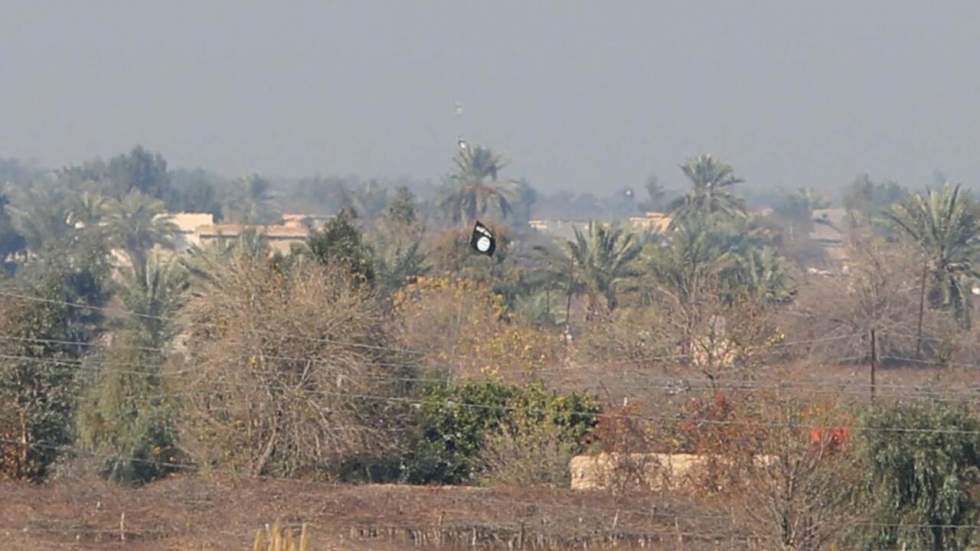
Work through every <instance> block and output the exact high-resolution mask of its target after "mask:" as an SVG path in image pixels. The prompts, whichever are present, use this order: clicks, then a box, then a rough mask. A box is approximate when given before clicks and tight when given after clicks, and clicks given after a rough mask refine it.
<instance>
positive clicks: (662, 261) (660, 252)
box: [649, 219, 743, 306]
mask: <svg viewBox="0 0 980 551" xmlns="http://www.w3.org/2000/svg"><path fill="white" fill-rule="evenodd" d="M742 245H743V244H742V243H741V235H740V234H734V233H732V232H724V231H719V230H718V228H716V227H714V226H713V225H705V224H698V223H694V222H693V221H691V220H687V219H680V220H679V221H677V223H676V224H675V225H674V227H673V229H672V230H671V232H670V239H668V240H666V241H665V242H664V246H661V247H656V248H655V249H654V252H653V254H652V255H651V257H650V261H649V269H650V270H649V271H650V274H651V275H652V276H653V280H654V282H655V284H656V287H657V288H658V289H659V290H660V291H661V292H662V293H664V294H666V295H668V296H670V297H671V298H673V299H674V301H675V302H677V303H678V304H679V305H682V306H687V305H692V306H696V305H697V304H698V302H699V301H700V300H701V298H702V297H703V296H704V294H705V293H706V292H711V291H716V290H718V289H719V287H720V285H721V283H722V280H723V279H724V276H725V275H726V273H728V274H731V273H732V271H733V270H736V269H737V266H738V263H739V259H740V256H741V255H740V254H739V253H740V249H742Z"/></svg>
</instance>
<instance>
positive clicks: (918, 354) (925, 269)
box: [915, 262, 929, 360]
mask: <svg viewBox="0 0 980 551" xmlns="http://www.w3.org/2000/svg"><path fill="white" fill-rule="evenodd" d="M927 277H929V263H928V262H926V263H925V264H924V265H923V266H922V281H921V283H920V286H919V321H918V323H917V324H916V329H915V358H916V359H917V360H921V359H922V318H923V316H925V312H926V278H927Z"/></svg>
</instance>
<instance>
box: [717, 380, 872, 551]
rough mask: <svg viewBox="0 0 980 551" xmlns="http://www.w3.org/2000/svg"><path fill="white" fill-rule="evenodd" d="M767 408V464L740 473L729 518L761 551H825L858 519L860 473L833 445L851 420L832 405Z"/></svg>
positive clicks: (781, 403) (782, 401) (789, 403)
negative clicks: (854, 504)
mask: <svg viewBox="0 0 980 551" xmlns="http://www.w3.org/2000/svg"><path fill="white" fill-rule="evenodd" d="M767 402H768V407H767V408H766V410H765V413H766V418H767V419H768V424H767V425H766V426H764V427H760V429H761V431H762V432H763V435H764V438H763V439H762V440H761V442H760V445H761V447H762V448H761V449H762V450H764V451H765V452H766V454H767V456H768V458H770V460H769V461H767V462H765V463H763V464H759V463H756V464H753V465H745V466H744V468H743V469H741V473H740V476H741V482H740V484H739V486H738V492H734V493H733V494H732V500H731V508H732V514H733V518H734V519H735V520H736V522H737V523H738V524H739V525H740V527H741V528H742V529H743V530H745V531H746V532H747V533H749V534H751V535H752V536H753V537H754V538H755V539H757V540H759V541H760V542H762V547H764V548H766V549H794V550H817V549H826V548H828V546H830V545H831V544H832V542H833V541H834V540H835V539H836V538H838V537H840V535H841V534H842V533H843V531H844V528H846V526H847V525H848V524H849V523H850V522H852V521H854V520H855V515H859V514H860V513H857V512H855V511H854V510H853V508H852V507H850V505H851V503H852V492H853V491H854V489H855V488H856V486H857V484H858V483H859V479H860V469H859V468H858V464H857V461H856V459H855V457H854V455H853V454H852V453H851V449H850V446H849V444H848V442H847V441H846V440H843V441H842V440H841V439H840V438H834V435H835V434H836V435H840V434H843V432H844V431H842V430H841V429H840V427H847V426H849V424H850V422H851V420H850V419H849V417H848V416H847V415H846V414H845V412H844V411H843V410H842V409H841V408H840V407H839V406H838V405H837V404H836V403H835V402H822V403H821V402H812V401H811V402H810V403H809V405H804V404H803V403H801V402H800V401H798V400H796V399H792V398H789V399H787V398H782V397H778V396H774V397H770V399H769V400H767ZM808 433H809V434H808ZM814 434H816V435H818V437H816V438H814ZM808 436H809V437H808Z"/></svg>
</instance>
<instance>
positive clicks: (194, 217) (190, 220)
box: [168, 212, 214, 252]
mask: <svg viewBox="0 0 980 551" xmlns="http://www.w3.org/2000/svg"><path fill="white" fill-rule="evenodd" d="M168 216H169V219H170V222H171V223H173V225H175V226H177V235H175V236H174V250H175V251H177V252H184V251H186V250H187V249H190V248H191V247H193V246H195V245H200V244H201V240H200V239H199V237H198V233H197V229H198V228H200V227H202V226H212V225H214V215H213V214H211V213H209V212H177V213H174V214H171V215H168Z"/></svg>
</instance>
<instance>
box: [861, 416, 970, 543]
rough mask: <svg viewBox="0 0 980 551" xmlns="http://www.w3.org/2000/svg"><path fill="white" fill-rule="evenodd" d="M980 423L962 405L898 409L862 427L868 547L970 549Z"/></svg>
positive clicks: (866, 421)
mask: <svg viewBox="0 0 980 551" xmlns="http://www.w3.org/2000/svg"><path fill="white" fill-rule="evenodd" d="M978 431H980V422H978V420H977V419H976V418H975V417H974V416H972V415H971V414H970V412H969V411H968V410H967V409H966V408H965V407H962V406H953V405H949V404H944V403H941V402H940V403H928V404H898V405H895V406H891V407H887V408H884V409H880V410H878V411H875V412H871V413H868V414H866V415H865V416H864V417H863V418H862V421H861V432H860V434H861V437H862V438H861V445H860V446H859V448H858V454H859V456H860V459H861V460H862V461H863V462H864V469H865V473H866V475H865V480H864V485H863V488H862V500H863V502H864V503H862V504H860V506H859V509H858V510H862V511H868V513H869V515H868V516H869V518H868V519H867V522H863V523H862V524H861V526H862V529H861V530H859V531H857V533H856V534H855V537H856V540H857V541H856V542H855V543H856V544H857V546H859V547H862V548H864V549H892V548H908V549H964V548H967V547H969V546H970V542H971V540H972V539H973V535H974V532H975V529H974V526H975V525H976V523H977V519H978V512H980V509H978V501H977V497H976V494H975V491H976V488H977V484H978V483H980V469H978V465H980V453H978V452H980V437H978V434H980V432H978Z"/></svg>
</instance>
